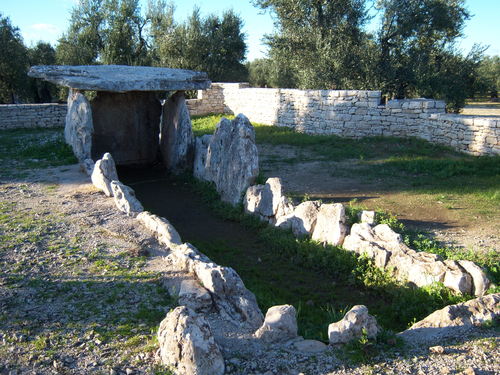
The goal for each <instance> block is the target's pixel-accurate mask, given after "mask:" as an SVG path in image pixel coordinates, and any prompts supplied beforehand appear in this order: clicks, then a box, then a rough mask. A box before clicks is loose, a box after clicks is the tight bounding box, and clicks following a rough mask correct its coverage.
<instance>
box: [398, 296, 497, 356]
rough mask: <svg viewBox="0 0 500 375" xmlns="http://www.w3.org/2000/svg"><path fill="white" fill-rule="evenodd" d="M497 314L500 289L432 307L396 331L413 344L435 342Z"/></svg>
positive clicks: (460, 334) (464, 333)
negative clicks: (498, 291) (423, 314)
mask: <svg viewBox="0 0 500 375" xmlns="http://www.w3.org/2000/svg"><path fill="white" fill-rule="evenodd" d="M499 318H500V293H495V294H489V295H486V296H482V297H478V298H475V299H472V300H470V301H467V302H463V303H459V304H456V305H449V306H446V307H444V308H443V309H441V310H437V311H434V312H433V313H432V314H430V315H428V316H427V317H425V318H424V319H422V320H420V321H419V322H417V323H415V324H413V325H412V326H411V327H410V328H408V329H407V330H406V331H403V332H401V333H400V334H399V336H400V337H402V338H403V339H404V340H405V341H406V342H407V343H410V344H413V345H418V346H420V345H422V344H423V345H427V346H429V345H436V344H440V343H442V342H443V340H444V339H448V338H463V337H465V336H467V335H468V334H470V332H469V331H470V330H471V329H473V328H474V327H478V326H482V325H483V324H485V323H488V322H491V321H494V320H496V319H499Z"/></svg>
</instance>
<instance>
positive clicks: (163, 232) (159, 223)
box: [137, 211, 182, 247]
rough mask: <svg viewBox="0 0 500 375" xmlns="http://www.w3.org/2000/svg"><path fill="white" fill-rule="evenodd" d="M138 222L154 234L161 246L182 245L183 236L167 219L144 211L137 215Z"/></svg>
mask: <svg viewBox="0 0 500 375" xmlns="http://www.w3.org/2000/svg"><path fill="white" fill-rule="evenodd" d="M137 220H139V222H140V223H142V224H143V225H144V226H145V227H146V228H147V229H149V230H150V231H151V232H153V233H154V235H155V237H156V238H157V239H158V242H160V243H161V244H163V245H166V246H168V247H171V246H173V245H180V244H182V240H181V236H180V235H179V233H178V232H177V230H176V229H175V228H174V226H173V225H172V224H170V222H169V221H168V220H167V219H165V218H163V217H159V216H156V215H154V214H152V213H151V212H148V211H143V212H141V213H140V214H139V215H137Z"/></svg>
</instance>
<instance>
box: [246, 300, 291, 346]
mask: <svg viewBox="0 0 500 375" xmlns="http://www.w3.org/2000/svg"><path fill="white" fill-rule="evenodd" d="M255 336H256V337H257V338H260V339H262V340H263V341H264V342H267V343H273V342H283V341H287V340H290V339H294V338H295V337H297V311H296V310H295V307H293V306H291V305H280V306H273V307H270V308H269V310H267V313H266V317H265V319H264V323H263V324H262V326H261V327H260V328H259V329H258V330H257V331H256V332H255Z"/></svg>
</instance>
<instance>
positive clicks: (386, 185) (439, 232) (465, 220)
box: [259, 145, 500, 251]
mask: <svg viewBox="0 0 500 375" xmlns="http://www.w3.org/2000/svg"><path fill="white" fill-rule="evenodd" d="M259 152H260V165H261V169H262V171H263V173H264V175H265V176H266V177H280V178H281V179H282V180H283V183H284V187H285V190H286V192H287V193H292V194H294V195H305V194H307V195H308V196H309V197H310V198H311V199H322V200H324V201H334V202H341V203H348V202H350V201H352V200H355V201H356V204H357V205H361V206H363V207H366V208H367V209H372V210H377V209H381V210H384V211H387V212H389V213H392V214H393V215H395V216H396V217H397V218H398V219H400V220H401V221H403V222H404V223H405V224H406V225H407V226H408V227H409V228H411V229H415V230H424V231H427V232H429V233H430V234H431V235H432V236H433V237H434V238H435V239H437V240H438V241H440V242H442V243H443V244H446V245H449V246H453V247H459V248H468V249H469V248H470V249H474V250H477V251H485V250H490V249H495V250H496V251H500V229H499V228H500V207H491V209H489V210H487V211H482V210H480V209H478V208H477V207H474V206H473V205H471V204H470V203H469V202H467V200H466V199H463V200H460V201H458V200H454V199H453V198H452V197H449V196H446V195H443V196H442V197H439V196H438V197H437V199H436V195H435V194H434V195H431V194H426V193H420V192H415V191H412V189H411V187H410V186H408V187H406V188H405V186H404V183H403V185H401V183H398V184H397V185H396V186H394V185H393V186H391V182H390V181H386V180H382V179H377V180H374V179H369V178H365V177H363V176H358V175H356V174H352V175H351V176H350V177H345V175H346V170H355V169H356V168H357V161H356V160H351V161H342V162H330V161H308V162H300V161H294V162H292V163H290V162H280V161H279V160H280V158H283V159H287V158H289V159H292V160H293V159H296V158H300V157H301V155H300V154H299V153H298V152H297V151H296V150H295V149H294V148H293V147H289V146H287V147H284V146H272V145H260V146H259ZM464 183H465V184H467V181H465V182H464Z"/></svg>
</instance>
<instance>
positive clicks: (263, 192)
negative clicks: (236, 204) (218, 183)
mask: <svg viewBox="0 0 500 375" xmlns="http://www.w3.org/2000/svg"><path fill="white" fill-rule="evenodd" d="M243 205H244V209H245V212H247V213H250V214H255V215H257V216H259V218H260V219H261V220H264V221H269V222H270V223H272V224H274V223H275V222H276V221H277V219H278V218H280V217H281V216H285V215H288V214H290V213H291V212H292V211H293V204H292V203H291V202H290V201H289V200H288V198H287V197H285V196H284V195H283V186H282V184H281V179H280V178H278V177H273V178H268V179H267V181H266V184H265V185H254V186H250V187H249V188H248V189H247V191H246V194H245V199H244V200H243Z"/></svg>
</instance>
